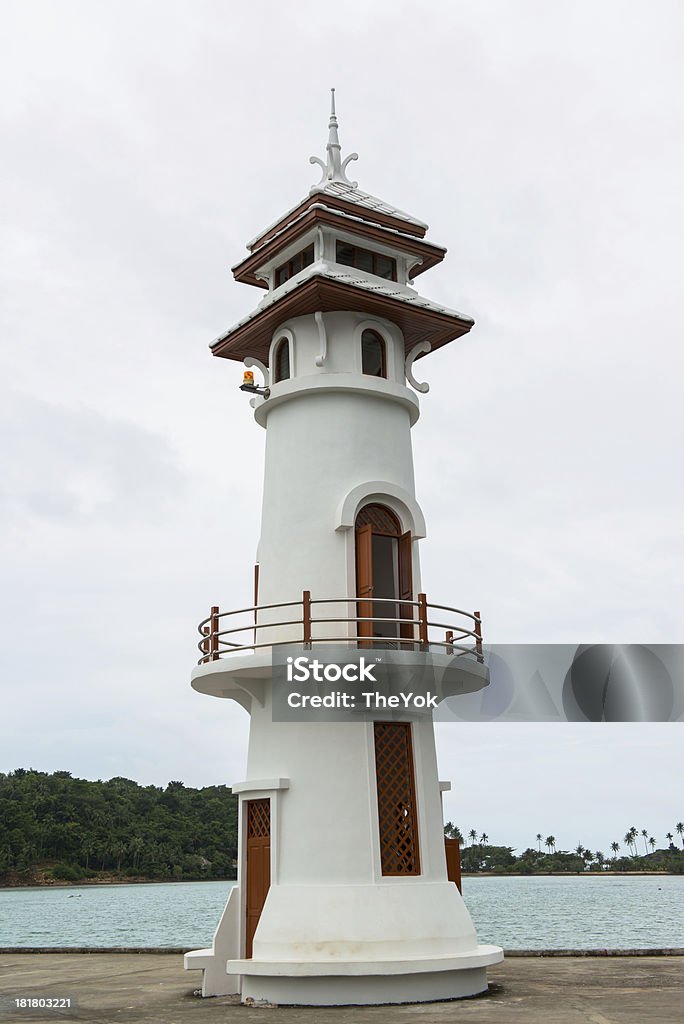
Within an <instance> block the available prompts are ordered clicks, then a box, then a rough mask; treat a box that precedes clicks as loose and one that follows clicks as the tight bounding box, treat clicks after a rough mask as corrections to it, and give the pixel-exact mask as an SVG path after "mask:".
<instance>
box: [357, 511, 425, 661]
mask: <svg viewBox="0 0 684 1024" xmlns="http://www.w3.org/2000/svg"><path fill="white" fill-rule="evenodd" d="M355 534H356V594H357V597H358V598H359V601H358V615H359V623H358V636H360V637H364V638H365V637H368V638H369V640H371V638H372V646H374V647H388V646H389V647H400V646H402V647H403V646H407V645H406V644H401V643H400V640H402V639H403V640H413V639H414V631H413V626H412V625H409V624H408V623H407V624H405V625H404V624H403V623H401V622H398V621H396V620H397V619H415V617H416V616H415V615H414V614H413V608H412V606H411V605H406V604H402V602H406V601H413V571H412V568H413V566H412V537H411V533H410V531H407V532H406V533H402V531H401V525H400V523H399V520H398V519H397V517H396V515H395V514H394V512H392V510H391V509H389V508H387V507H386V506H385V505H377V504H369V505H364V506H363V508H362V509H360V511H359V512H358V514H357V516H356V530H355ZM383 619H385V620H394V621H382V620H383ZM363 620H367V621H363ZM369 645H370V644H369Z"/></svg>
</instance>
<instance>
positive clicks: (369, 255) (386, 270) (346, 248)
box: [335, 242, 397, 281]
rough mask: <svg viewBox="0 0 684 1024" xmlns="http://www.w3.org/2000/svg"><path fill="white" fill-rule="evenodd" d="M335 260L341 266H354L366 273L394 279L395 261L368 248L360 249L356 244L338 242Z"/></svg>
mask: <svg viewBox="0 0 684 1024" xmlns="http://www.w3.org/2000/svg"><path fill="white" fill-rule="evenodd" d="M335 261H336V262H337V263H341V264H342V266H343V267H356V269H357V270H365V271H366V273H367V274H375V276H376V277H384V278H385V280H386V281H396V279H397V261H396V260H393V259H391V258H390V257H389V256H383V255H382V253H379V252H371V250H370V249H360V248H359V247H358V246H357V245H349V244H348V243H347V242H338V243H337V245H336V248H335Z"/></svg>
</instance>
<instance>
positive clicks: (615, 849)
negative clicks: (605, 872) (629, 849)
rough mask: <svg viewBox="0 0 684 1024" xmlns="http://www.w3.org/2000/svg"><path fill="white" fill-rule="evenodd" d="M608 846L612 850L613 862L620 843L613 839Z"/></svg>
mask: <svg viewBox="0 0 684 1024" xmlns="http://www.w3.org/2000/svg"><path fill="white" fill-rule="evenodd" d="M610 848H611V850H612V851H613V864H614V863H615V861H616V860H617V855H618V850H619V849H620V844H619V843H618V842H617V841H616V840H613V842H612V843H611V844H610Z"/></svg>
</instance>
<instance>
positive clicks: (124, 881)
mask: <svg viewBox="0 0 684 1024" xmlns="http://www.w3.org/2000/svg"><path fill="white" fill-rule="evenodd" d="M236 881H237V879H236V878H82V879H81V880H80V881H78V882H63V881H57V880H56V879H55V880H54V881H52V880H51V881H49V882H40V881H37V880H36V879H31V881H27V882H6V883H0V892H3V891H5V890H7V889H84V888H87V887H89V886H97V885H182V884H186V885H187V884H190V885H194V884H195V883H197V884H199V885H203V884H204V883H206V882H236Z"/></svg>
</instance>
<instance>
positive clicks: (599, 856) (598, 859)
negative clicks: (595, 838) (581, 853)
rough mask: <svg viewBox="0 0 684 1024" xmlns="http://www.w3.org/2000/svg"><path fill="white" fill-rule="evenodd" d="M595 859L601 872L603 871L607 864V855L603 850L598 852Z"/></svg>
mask: <svg viewBox="0 0 684 1024" xmlns="http://www.w3.org/2000/svg"><path fill="white" fill-rule="evenodd" d="M594 859H595V860H596V863H597V864H598V866H599V870H600V871H603V865H604V864H605V862H606V858H605V855H604V854H603V853H602V852H601V850H597V851H596V856H595V858H594Z"/></svg>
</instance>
